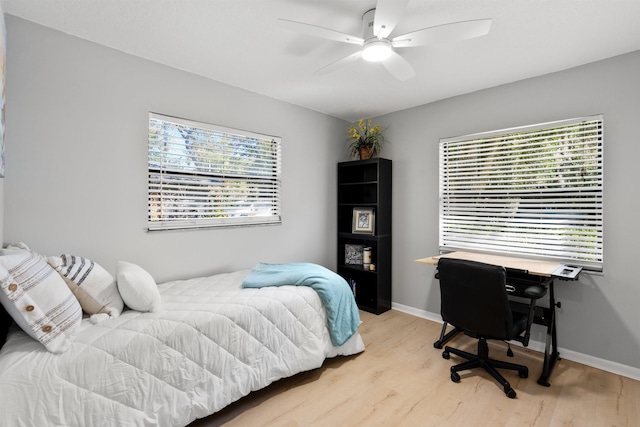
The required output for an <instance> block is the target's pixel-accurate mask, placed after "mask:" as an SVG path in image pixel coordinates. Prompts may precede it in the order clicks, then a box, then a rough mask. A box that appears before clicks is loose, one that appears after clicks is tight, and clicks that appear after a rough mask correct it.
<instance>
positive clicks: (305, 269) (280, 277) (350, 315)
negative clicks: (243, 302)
mask: <svg viewBox="0 0 640 427" xmlns="http://www.w3.org/2000/svg"><path fill="white" fill-rule="evenodd" d="M284 285H294V286H309V287H311V288H312V289H313V290H315V291H316V292H317V293H318V296H319V297H320V300H321V301H322V303H323V304H324V307H325V310H326V312H327V326H328V327H329V335H330V336H331V342H332V343H333V344H334V345H336V346H340V345H342V344H344V343H345V342H347V340H348V339H349V338H351V336H352V335H353V334H355V332H356V330H357V329H358V326H359V325H360V314H359V313H358V306H357V305H356V302H355V300H354V298H353V294H352V293H351V288H349V285H348V284H347V282H346V281H345V280H344V279H343V278H342V277H341V276H339V275H338V274H336V273H334V272H333V271H331V270H329V269H327V268H325V267H322V266H321V265H317V264H311V263H289V264H266V263H259V264H258V265H256V267H255V268H254V269H253V270H252V271H251V274H250V275H249V276H247V277H246V278H245V279H244V280H243V281H242V287H243V288H262V287H264V286H284Z"/></svg>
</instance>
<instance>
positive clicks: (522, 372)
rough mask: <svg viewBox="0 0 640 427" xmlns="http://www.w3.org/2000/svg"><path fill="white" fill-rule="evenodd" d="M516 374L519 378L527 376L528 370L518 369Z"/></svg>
mask: <svg viewBox="0 0 640 427" xmlns="http://www.w3.org/2000/svg"><path fill="white" fill-rule="evenodd" d="M518 376H519V377H520V378H529V371H528V370H526V371H518Z"/></svg>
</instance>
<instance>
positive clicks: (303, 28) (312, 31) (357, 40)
mask: <svg viewBox="0 0 640 427" xmlns="http://www.w3.org/2000/svg"><path fill="white" fill-rule="evenodd" d="M276 24H277V25H278V26H279V27H281V28H286V29H287V30H292V31H297V32H300V33H303V34H307V35H309V36H314V37H318V38H321V39H327V40H334V41H337V42H342V43H351V44H357V45H358V46H362V45H363V44H364V39H363V38H361V37H356V36H352V35H350V34H345V33H341V32H339V31H335V30H330V29H329V28H324V27H318V26H317V25H311V24H305V23H303V22H297V21H290V20H288V19H281V18H280V19H278V20H276Z"/></svg>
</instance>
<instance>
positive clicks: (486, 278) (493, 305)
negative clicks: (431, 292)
mask: <svg viewBox="0 0 640 427" xmlns="http://www.w3.org/2000/svg"><path fill="white" fill-rule="evenodd" d="M438 275H439V278H440V295H441V301H442V302H441V313H442V319H443V320H444V321H445V322H448V323H449V324H451V325H453V326H456V327H458V328H460V329H462V330H463V331H465V333H468V334H469V335H472V336H477V337H484V338H489V339H498V340H508V339H512V337H511V336H510V335H511V334H512V333H513V315H512V312H511V307H510V306H509V299H508V297H507V291H506V289H505V285H506V280H507V273H506V271H505V269H504V267H501V266H497V265H491V264H484V263H480V262H475V261H467V260H461V259H452V258H441V259H440V260H439V262H438Z"/></svg>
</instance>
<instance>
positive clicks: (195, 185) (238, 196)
mask: <svg viewBox="0 0 640 427" xmlns="http://www.w3.org/2000/svg"><path fill="white" fill-rule="evenodd" d="M281 144H282V141H281V138H280V137H276V136H271V135H264V134H259V133H255V132H248V131H244V130H239V129H233V128H228V127H223V126H219V125H214V124H211V123H204V122H198V121H194V120H189V119H183V118H179V117H173V116H168V115H163V114H157V113H153V112H149V133H148V144H147V148H148V159H147V160H148V163H147V172H148V192H147V227H148V231H159V230H179V229H202V228H218V227H237V226H254V225H278V224H281V223H282V216H281V201H280V192H281V172H282V167H281V158H282V154H281ZM243 199H244V200H243Z"/></svg>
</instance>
